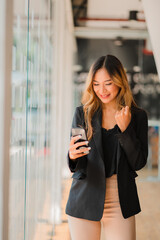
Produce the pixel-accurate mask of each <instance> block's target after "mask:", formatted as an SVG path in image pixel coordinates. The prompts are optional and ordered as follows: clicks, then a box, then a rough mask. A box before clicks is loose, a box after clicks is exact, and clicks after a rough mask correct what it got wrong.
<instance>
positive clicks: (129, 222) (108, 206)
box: [67, 174, 136, 240]
mask: <svg viewBox="0 0 160 240" xmlns="http://www.w3.org/2000/svg"><path fill="white" fill-rule="evenodd" d="M67 217H68V224H69V229H70V234H71V239H72V240H100V239H101V240H136V230H135V216H131V217H129V218H126V219H125V218H123V216H122V213H121V209H120V204H119V197H118V186H117V175H116V174H114V175H112V176H111V177H109V178H106V196H105V203H104V212H103V216H102V219H101V221H90V220H86V219H81V218H75V217H72V216H69V215H67ZM101 226H102V231H101ZM101 233H102V234H101Z"/></svg>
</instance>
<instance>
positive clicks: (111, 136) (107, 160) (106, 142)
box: [102, 124, 118, 177]
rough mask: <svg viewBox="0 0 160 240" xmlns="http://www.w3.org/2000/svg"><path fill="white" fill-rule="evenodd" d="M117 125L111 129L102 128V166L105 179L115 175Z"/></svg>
mask: <svg viewBox="0 0 160 240" xmlns="http://www.w3.org/2000/svg"><path fill="white" fill-rule="evenodd" d="M117 133H118V125H117V124H116V125H115V126H114V128H112V129H109V130H107V129H105V128H102V147H103V153H104V154H103V155H104V165H105V174H106V177H111V176H112V175H113V174H116V173H117V172H116V170H117V169H116V166H117V164H116V163H117V161H116V155H117V143H118V138H117V136H116V134H117Z"/></svg>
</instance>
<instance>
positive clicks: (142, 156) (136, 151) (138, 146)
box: [117, 110, 148, 171]
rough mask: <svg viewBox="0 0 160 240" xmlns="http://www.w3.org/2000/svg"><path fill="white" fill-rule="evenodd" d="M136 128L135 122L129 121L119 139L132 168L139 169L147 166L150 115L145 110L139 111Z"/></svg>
mask: <svg viewBox="0 0 160 240" xmlns="http://www.w3.org/2000/svg"><path fill="white" fill-rule="evenodd" d="M135 121H136V129H135V128H134V127H133V122H132V120H131V122H130V123H129V125H128V127H127V128H126V130H125V131H124V132H121V133H119V134H118V135H117V136H118V139H119V142H120V145H121V147H122V148H123V150H124V152H125V154H126V156H127V160H128V163H129V165H130V167H131V168H132V170H134V171H137V170H140V169H141V168H143V167H144V166H145V164H146V163H147V157H148V117H147V113H146V112H145V111H144V110H141V111H139V112H138V113H137V116H136V119H135Z"/></svg>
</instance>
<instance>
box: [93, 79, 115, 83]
mask: <svg viewBox="0 0 160 240" xmlns="http://www.w3.org/2000/svg"><path fill="white" fill-rule="evenodd" d="M109 81H111V79H107V80H105V81H104V82H109ZM93 82H98V81H96V80H93Z"/></svg>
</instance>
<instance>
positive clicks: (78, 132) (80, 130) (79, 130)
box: [72, 128, 89, 153]
mask: <svg viewBox="0 0 160 240" xmlns="http://www.w3.org/2000/svg"><path fill="white" fill-rule="evenodd" d="M77 135H81V136H82V137H81V138H80V139H78V140H77V141H76V142H75V143H77V142H83V141H87V136H86V132H85V130H84V128H72V137H75V136H77ZM86 147H88V146H87V145H83V146H79V147H77V148H76V149H80V148H86ZM84 153H89V151H85V152H84Z"/></svg>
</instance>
